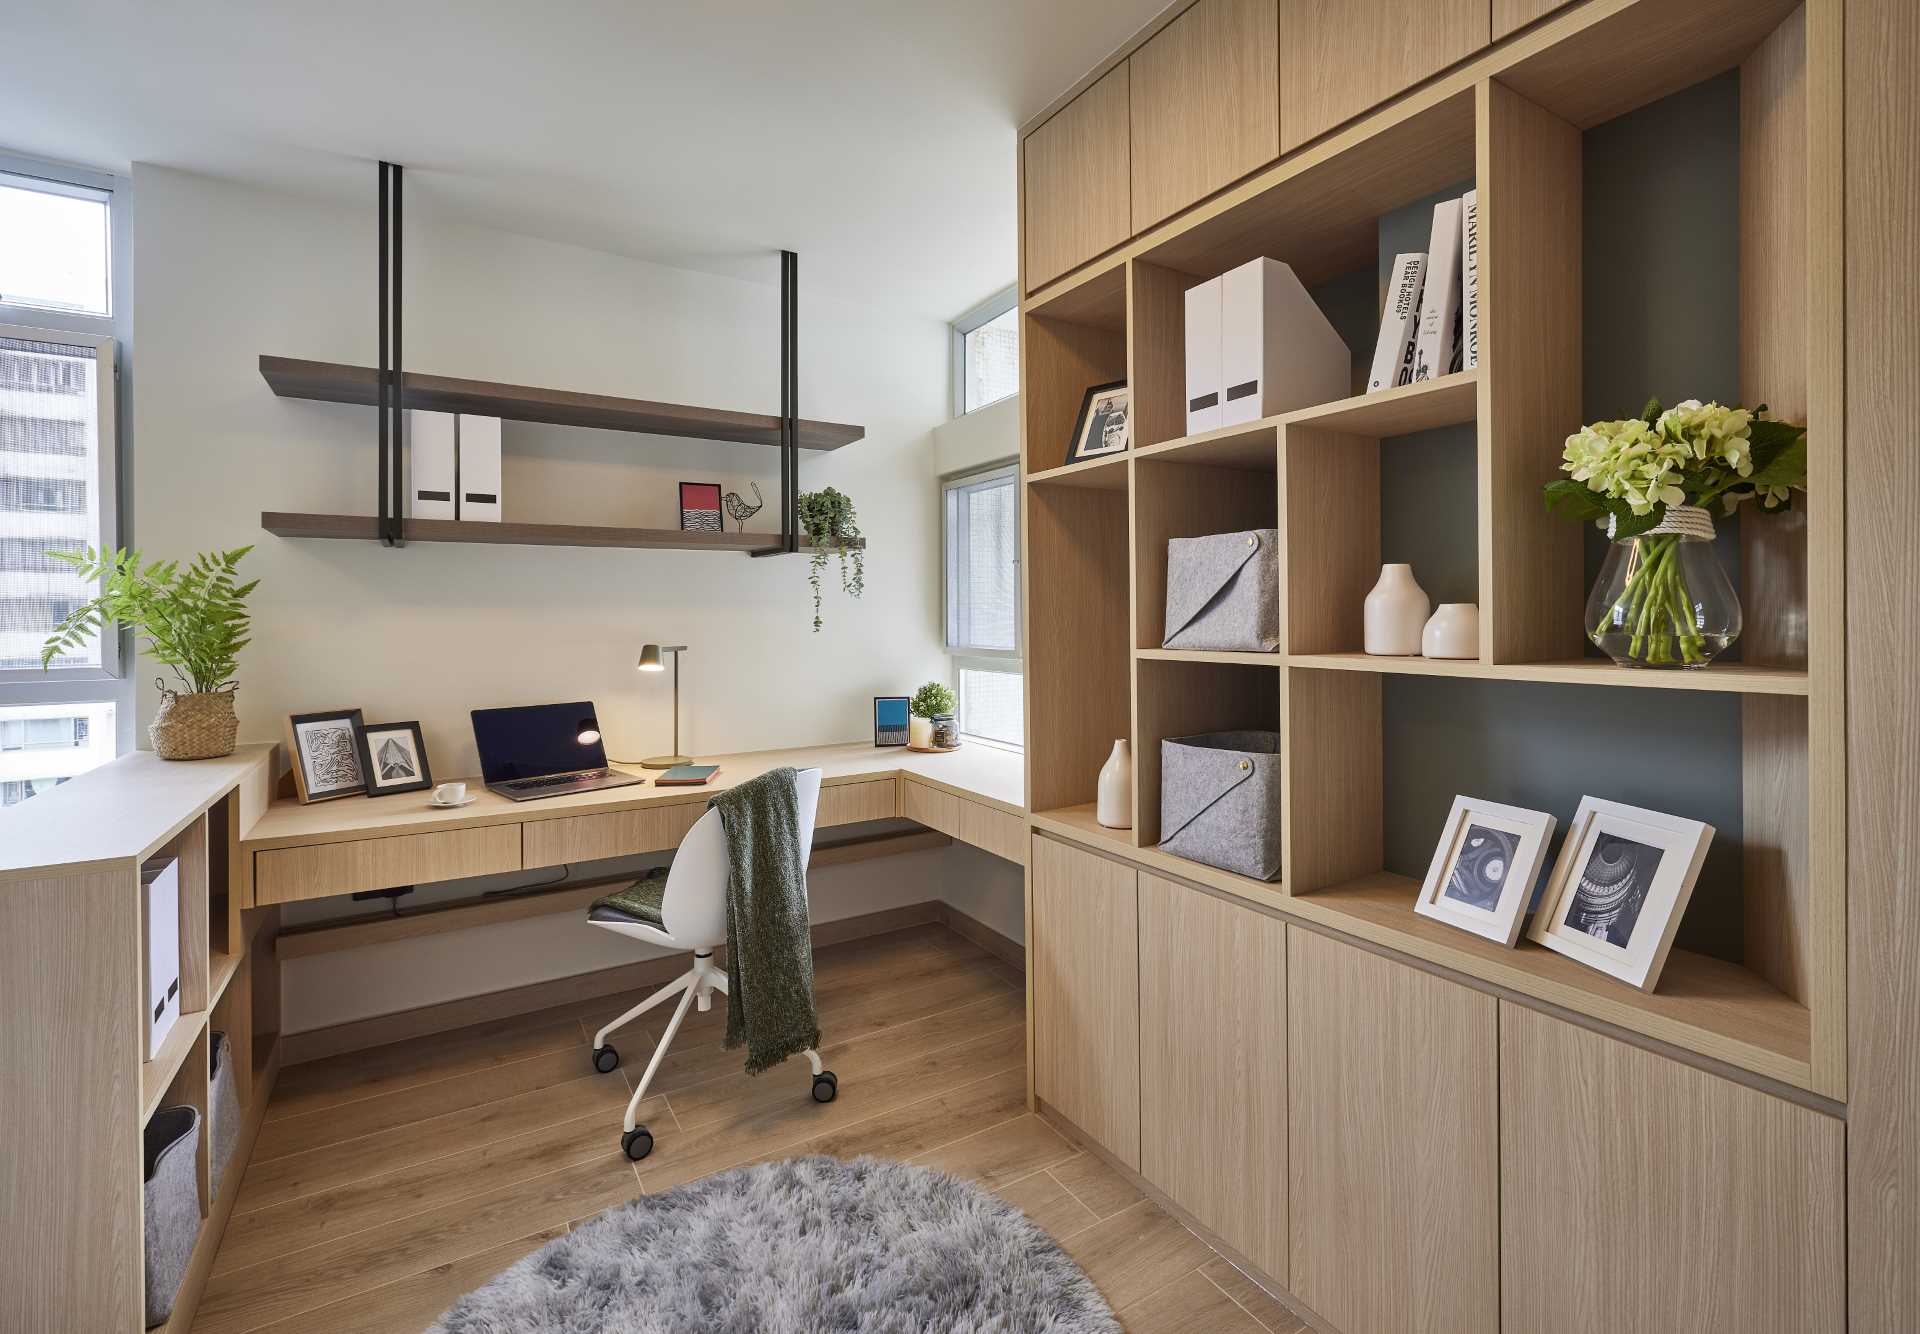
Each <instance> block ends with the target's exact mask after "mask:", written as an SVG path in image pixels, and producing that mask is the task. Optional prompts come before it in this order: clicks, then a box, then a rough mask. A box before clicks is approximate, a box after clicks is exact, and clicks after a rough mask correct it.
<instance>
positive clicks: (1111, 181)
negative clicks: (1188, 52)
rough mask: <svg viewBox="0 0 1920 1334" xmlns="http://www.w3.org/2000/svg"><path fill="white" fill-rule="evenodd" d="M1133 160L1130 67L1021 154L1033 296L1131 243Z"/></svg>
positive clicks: (1064, 111) (1033, 137)
mask: <svg viewBox="0 0 1920 1334" xmlns="http://www.w3.org/2000/svg"><path fill="white" fill-rule="evenodd" d="M1127 157H1128V151H1127V66H1126V64H1125V63H1124V62H1123V63H1121V64H1119V65H1116V66H1115V67H1114V68H1113V69H1112V70H1111V71H1110V72H1109V73H1108V74H1107V75H1106V76H1105V77H1103V78H1102V79H1101V80H1100V81H1099V82H1098V83H1096V84H1094V85H1093V86H1092V87H1091V88H1089V89H1087V90H1086V91H1085V92H1084V93H1081V94H1080V96H1078V97H1076V98H1074V99H1073V101H1071V102H1069V103H1067V105H1066V106H1064V107H1062V108H1061V109H1060V110H1059V111H1057V112H1055V113H1054V114H1053V116H1052V117H1051V118H1050V119H1049V120H1048V121H1047V122H1046V123H1045V124H1044V125H1042V126H1041V127H1040V128H1039V129H1037V130H1035V131H1034V132H1033V133H1032V134H1030V135H1028V136H1027V138H1026V142H1025V143H1024V144H1023V145H1022V147H1021V163H1022V166H1021V184H1022V188H1023V190H1024V192H1025V197H1026V226H1027V241H1026V246H1027V278H1026V282H1027V290H1028V291H1029V292H1031V291H1033V290H1034V289H1035V288H1037V287H1040V286H1041V285H1042V284H1044V283H1047V282H1050V281H1051V280H1053V279H1055V278H1058V277H1059V276H1060V275H1061V274H1063V273H1065V272H1066V271H1067V270H1068V269H1071V268H1073V267H1074V266H1075V265H1078V264H1082V263H1085V262H1086V261H1087V260H1090V259H1092V258H1093V257H1094V256H1095V255H1097V254H1099V253H1100V252H1101V251H1103V250H1111V249H1112V248H1113V247H1114V246H1117V245H1119V244H1120V243H1121V242H1122V241H1124V240H1126V239H1127V235H1128V232H1127V219H1128V210H1127V170H1128V167H1127Z"/></svg>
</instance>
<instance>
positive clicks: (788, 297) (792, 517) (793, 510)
mask: <svg viewBox="0 0 1920 1334" xmlns="http://www.w3.org/2000/svg"><path fill="white" fill-rule="evenodd" d="M799 550H800V256H799V255H797V254H795V253H794V252H793V251H791V250H782V251H781V252H780V545H779V546H777V547H766V548H763V549H761V550H759V551H755V552H754V553H752V554H753V555H755V556H791V555H793V554H794V553H796V552H798V551H799Z"/></svg>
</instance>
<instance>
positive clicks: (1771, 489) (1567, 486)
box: [1546, 399, 1807, 667]
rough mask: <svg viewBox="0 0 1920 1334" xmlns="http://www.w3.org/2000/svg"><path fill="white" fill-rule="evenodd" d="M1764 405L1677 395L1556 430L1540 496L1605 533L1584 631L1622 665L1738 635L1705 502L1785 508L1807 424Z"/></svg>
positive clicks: (1799, 478)
mask: <svg viewBox="0 0 1920 1334" xmlns="http://www.w3.org/2000/svg"><path fill="white" fill-rule="evenodd" d="M1766 410H1767V409H1766V406H1765V405H1764V404H1762V405H1761V406H1760V407H1758V408H1755V409H1753V410H1751V411H1749V410H1748V409H1746V408H1728V407H1722V406H1721V405H1720V404H1718V403H1702V402H1700V400H1698V399H1688V400H1687V401H1686V402H1684V403H1680V404H1677V405H1675V406H1674V407H1671V408H1668V409H1667V410H1666V411H1664V412H1663V411H1661V408H1660V403H1659V400H1657V399H1656V400H1654V401H1652V402H1649V403H1648V404H1647V409H1646V411H1645V412H1644V413H1643V414H1641V415H1640V416H1639V417H1636V418H1632V419H1630V420H1627V421H1610V422H1595V423H1593V425H1591V426H1585V427H1582V428H1581V429H1580V430H1578V431H1576V432H1574V434H1572V435H1570V436H1568V437H1567V444H1566V451H1565V455H1564V457H1565V460H1566V461H1565V462H1564V463H1563V464H1562V465H1561V468H1562V470H1563V471H1565V472H1567V473H1570V474H1572V477H1571V479H1567V478H1562V479H1560V480H1557V481H1553V482H1549V483H1547V485H1546V501H1547V508H1548V509H1550V510H1553V511H1554V512H1556V513H1558V514H1561V515H1563V516H1565V517H1567V518H1572V519H1591V520H1593V521H1594V522H1595V523H1596V524H1598V525H1599V526H1600V527H1602V528H1604V529H1605V530H1606V532H1607V536H1608V537H1609V538H1611V539H1612V542H1613V545H1612V546H1610V547H1609V548H1608V549H1607V558H1606V561H1605V563H1604V564H1603V565H1602V566H1601V569H1600V578H1599V579H1598V581H1597V582H1595V584H1594V586H1593V592H1592V593H1591V594H1590V595H1589V597H1588V599H1587V621H1586V630H1587V638H1588V639H1590V640H1592V641H1593V643H1594V644H1596V645H1598V646H1599V648H1600V649H1601V651H1603V652H1604V653H1606V655H1607V656H1608V657H1610V658H1612V659H1613V660H1614V661H1615V662H1617V663H1619V664H1620V665H1621V666H1623V667H1704V666H1706V665H1707V664H1708V663H1710V662H1712V661H1713V659H1714V658H1715V657H1717V656H1718V655H1719V654H1721V653H1723V652H1725V651H1726V649H1727V647H1728V646H1729V645H1730V644H1732V643H1733V642H1734V641H1735V640H1736V639H1738V638H1739V637H1740V630H1741V626H1742V619H1743V614H1742V611H1741V607H1740V599H1739V597H1738V596H1737V595H1736V594H1735V593H1734V591H1733V585H1732V583H1731V582H1729V580H1728V579H1727V575H1726V571H1725V570H1723V569H1721V567H1720V561H1719V558H1718V557H1717V556H1715V555H1714V550H1713V511H1714V510H1715V509H1716V508H1717V509H1718V510H1719V511H1720V512H1721V513H1722V514H1732V513H1733V512H1734V510H1735V509H1737V508H1738V507H1739V506H1740V504H1741V503H1742V502H1743V501H1746V500H1758V501H1759V502H1760V509H1761V511H1762V512H1764V513H1774V512H1777V511H1779V510H1784V509H1788V508H1790V507H1791V505H1792V503H1793V493H1794V492H1795V491H1799V490H1805V488H1806V484H1807V431H1806V428H1805V427H1804V426H1795V425H1793V424H1792V423H1790V422H1782V421H1772V420H1769V419H1768V418H1767V417H1766V416H1765V415H1764V414H1765V412H1766Z"/></svg>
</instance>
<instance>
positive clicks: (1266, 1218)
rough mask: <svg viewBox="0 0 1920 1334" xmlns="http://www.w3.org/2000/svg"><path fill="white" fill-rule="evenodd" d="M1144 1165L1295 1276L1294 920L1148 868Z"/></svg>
mask: <svg viewBox="0 0 1920 1334" xmlns="http://www.w3.org/2000/svg"><path fill="white" fill-rule="evenodd" d="M1140 1175H1142V1176H1144V1177H1145V1178H1146V1179H1147V1180H1148V1181H1151V1182H1152V1183H1153V1184H1154V1185H1156V1186H1158V1187H1159V1188H1160V1189H1161V1190H1163V1191H1165V1192H1166V1193H1167V1195H1168V1197H1169V1198H1170V1199H1172V1200H1173V1202H1174V1203H1175V1204H1178V1205H1179V1206H1180V1207H1181V1208H1183V1209H1185V1210H1186V1211H1187V1212H1188V1213H1190V1214H1192V1215H1193V1216H1194V1217H1195V1218H1197V1219H1199V1220H1200V1222H1201V1223H1203V1224H1204V1225H1205V1226H1207V1227H1208V1228H1210V1229H1212V1230H1213V1231H1214V1232H1216V1233H1218V1234H1219V1235H1220V1236H1221V1238H1222V1239H1224V1240H1225V1241H1226V1242H1227V1244H1228V1245H1230V1246H1232V1247H1233V1248H1234V1249H1235V1250H1237V1251H1239V1252H1240V1253H1241V1254H1242V1255H1244V1256H1246V1257H1247V1258H1248V1259H1249V1260H1252V1261H1253V1262H1254V1263H1255V1264H1256V1265H1258V1266H1259V1267H1260V1268H1261V1269H1263V1270H1265V1271H1266V1273H1267V1276H1268V1277H1270V1278H1272V1279H1274V1280H1275V1281H1277V1282H1280V1283H1285V1282H1286V1279H1287V928H1286V924H1285V923H1284V922H1282V921H1280V920H1279V919H1278V918H1275V917H1269V916H1267V915H1266V914H1264V913H1259V912H1255V911H1254V910H1253V909H1251V908H1244V907H1241V906H1239V905H1237V904H1233V903H1229V902H1227V901H1226V900H1224V899H1219V898H1215V897H1214V896H1213V895H1211V894H1204V893H1202V892H1200V891H1199V890H1197V889H1188V888H1187V887H1186V886H1184V885H1176V884H1174V883H1172V882H1171V881H1167V880H1162V879H1160V878H1159V877H1158V876H1152V875H1146V874H1142V875H1141V877H1140Z"/></svg>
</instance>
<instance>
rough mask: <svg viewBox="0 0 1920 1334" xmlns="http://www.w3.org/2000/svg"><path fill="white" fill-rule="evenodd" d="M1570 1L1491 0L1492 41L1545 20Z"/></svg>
mask: <svg viewBox="0 0 1920 1334" xmlns="http://www.w3.org/2000/svg"><path fill="white" fill-rule="evenodd" d="M1570 2H1571V0H1493V40H1494V41H1496V42H1497V41H1499V40H1500V39H1501V38H1502V37H1505V36H1506V35H1507V34H1508V33H1511V32H1514V31H1516V30H1517V29H1520V28H1524V27H1526V26H1527V25H1528V24H1529V23H1531V22H1533V21H1534V20H1535V19H1537V18H1545V17H1546V16H1547V15H1548V14H1551V13H1553V11H1554V10H1556V9H1560V8H1562V7H1563V6H1565V5H1567V4H1569V3H1570Z"/></svg>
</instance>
